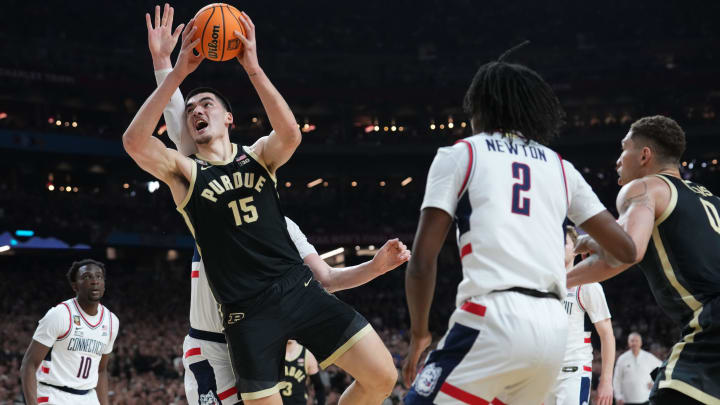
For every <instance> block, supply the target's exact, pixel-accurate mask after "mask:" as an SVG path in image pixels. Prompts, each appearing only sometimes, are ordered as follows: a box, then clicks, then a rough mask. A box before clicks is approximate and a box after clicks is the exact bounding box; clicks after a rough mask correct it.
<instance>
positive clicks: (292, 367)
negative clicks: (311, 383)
mask: <svg viewBox="0 0 720 405" xmlns="http://www.w3.org/2000/svg"><path fill="white" fill-rule="evenodd" d="M306 353H307V349H306V348H305V347H303V348H302V349H301V350H300V353H299V354H298V356H297V357H296V358H295V359H294V360H287V359H286V360H285V367H284V368H285V376H284V377H283V378H282V381H281V382H280V386H279V388H280V396H281V397H282V401H283V405H305V404H307V388H306V387H307V386H306V383H307V368H306V367H307V364H306V362H307V360H306V358H307V356H306Z"/></svg>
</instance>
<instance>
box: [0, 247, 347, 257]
mask: <svg viewBox="0 0 720 405" xmlns="http://www.w3.org/2000/svg"><path fill="white" fill-rule="evenodd" d="M8 248H9V247H8ZM344 252H345V248H343V247H339V248H337V249H333V250H331V251H329V252H325V253H323V254H321V255H320V258H321V259H323V260H325V259H328V258H330V257H333V256H335V255H339V254H341V253H344Z"/></svg>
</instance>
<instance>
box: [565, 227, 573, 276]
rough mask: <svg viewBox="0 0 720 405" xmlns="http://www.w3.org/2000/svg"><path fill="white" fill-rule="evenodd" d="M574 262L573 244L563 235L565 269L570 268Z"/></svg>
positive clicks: (567, 236)
mask: <svg viewBox="0 0 720 405" xmlns="http://www.w3.org/2000/svg"><path fill="white" fill-rule="evenodd" d="M574 260H575V244H574V243H573V241H572V238H571V237H570V235H565V267H566V268H567V267H568V266H570V265H571V264H572V263H573V261H574Z"/></svg>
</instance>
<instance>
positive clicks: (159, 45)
mask: <svg viewBox="0 0 720 405" xmlns="http://www.w3.org/2000/svg"><path fill="white" fill-rule="evenodd" d="M174 15H175V9H173V8H172V7H170V5H169V4H167V3H165V9H164V10H163V13H162V17H160V6H155V24H154V26H153V23H152V21H151V20H150V14H149V13H145V24H146V25H147V30H148V47H149V48H150V54H151V55H152V57H153V59H161V58H170V54H171V53H172V51H173V49H175V45H177V41H178V38H180V33H182V30H183V27H184V26H185V24H180V25H178V26H177V27H176V28H175V31H174V32H173V30H172V24H173V16H174Z"/></svg>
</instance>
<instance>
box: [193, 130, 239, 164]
mask: <svg viewBox="0 0 720 405" xmlns="http://www.w3.org/2000/svg"><path fill="white" fill-rule="evenodd" d="M197 148H198V156H201V157H202V158H203V159H205V160H209V161H213V162H224V161H226V160H228V159H230V154H231V153H232V143H230V138H229V137H227V136H221V137H216V138H213V139H212V140H211V141H210V142H208V143H204V144H198V145H197Z"/></svg>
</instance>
